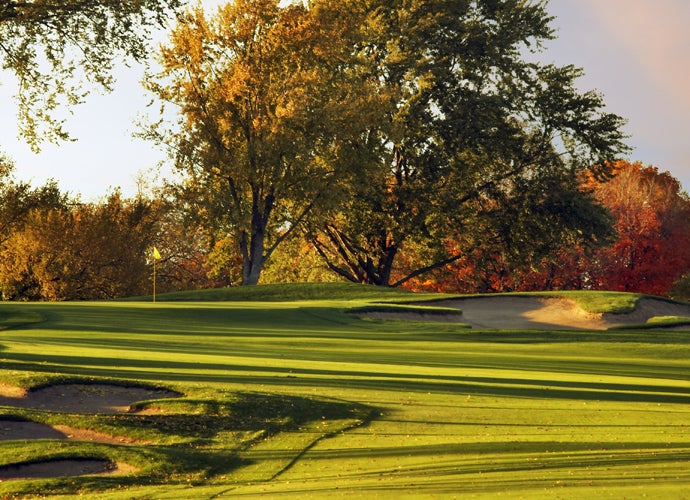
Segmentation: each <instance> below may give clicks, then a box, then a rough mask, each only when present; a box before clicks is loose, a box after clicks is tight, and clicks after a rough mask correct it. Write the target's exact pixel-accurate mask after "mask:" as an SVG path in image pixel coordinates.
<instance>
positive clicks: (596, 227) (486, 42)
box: [311, 0, 626, 285]
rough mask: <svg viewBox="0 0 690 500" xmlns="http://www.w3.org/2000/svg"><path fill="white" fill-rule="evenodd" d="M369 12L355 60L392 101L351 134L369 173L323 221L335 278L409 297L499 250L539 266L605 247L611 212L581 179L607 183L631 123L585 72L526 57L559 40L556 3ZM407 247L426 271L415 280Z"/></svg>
mask: <svg viewBox="0 0 690 500" xmlns="http://www.w3.org/2000/svg"><path fill="white" fill-rule="evenodd" d="M365 4H366V9H367V12H368V18H367V21H366V22H365V23H363V24H362V29H363V33H364V37H365V40H364V42H363V43H361V44H360V45H358V46H356V47H354V49H355V54H356V57H357V58H358V59H359V60H360V61H361V60H362V59H364V60H368V65H366V68H367V69H366V70H364V71H362V68H363V66H362V65H361V64H358V65H356V66H354V70H356V71H357V72H358V74H359V77H360V79H361V81H362V82H366V83H367V84H369V83H370V82H375V83H376V84H377V85H376V88H375V92H376V94H377V95H379V96H386V97H387V98H388V101H387V105H386V106H383V107H380V108H377V111H378V113H377V114H374V113H372V112H371V111H367V112H366V113H363V116H367V117H368V118H373V120H371V121H369V123H368V124H367V125H366V126H365V125H364V124H362V127H361V128H360V129H358V130H355V131H354V132H355V135H350V136H346V135H341V138H340V140H341V141H342V144H344V145H346V148H345V149H344V150H343V151H344V152H345V153H347V154H345V155H344V156H345V158H346V159H347V158H349V159H350V161H351V162H352V163H353V168H352V169H351V171H352V172H358V173H355V174H353V175H352V176H351V177H350V178H348V179H347V183H346V185H347V191H348V195H347V197H346V198H345V199H346V201H345V202H343V204H342V205H341V207H340V209H339V210H336V211H333V212H332V213H331V214H329V215H328V216H327V217H323V218H319V219H316V218H315V219H314V220H312V229H311V236H312V240H313V241H314V243H315V244H316V246H317V248H318V249H319V250H320V252H321V253H322V255H323V256H324V257H325V258H326V259H327V261H328V263H329V266H330V267H331V269H333V270H334V271H335V272H337V273H338V274H340V275H341V276H343V277H345V278H347V279H350V280H352V281H360V282H365V283H373V284H377V285H398V284H402V283H404V282H406V281H407V280H409V279H411V278H414V277H416V276H418V275H420V274H421V273H424V272H427V271H430V270H433V269H436V268H439V267H442V266H444V265H447V264H448V263H450V262H453V261H454V260H456V259H459V258H461V257H462V256H463V255H464V254H466V253H467V252H468V251H471V250H472V249H475V248H477V247H478V246H479V245H481V244H482V243H483V242H485V241H486V240H487V239H488V240H490V241H500V242H501V244H503V245H510V246H511V247H512V248H513V249H514V250H515V251H519V252H521V253H523V254H530V253H531V254H536V253H537V252H540V251H543V250H546V249H548V248H549V245H548V243H549V242H550V241H553V240H554V239H558V238H559V236H560V235H574V234H581V235H582V237H583V238H585V239H587V240H589V241H595V240H596V239H597V238H598V237H601V236H602V234H601V231H602V230H605V224H603V222H605V221H604V219H602V217H605V213H604V211H602V210H599V209H597V208H596V206H595V203H594V202H593V199H592V197H591V196H590V194H588V193H587V192H585V191H584V190H582V189H581V188H580V185H579V182H578V180H579V175H580V173H581V172H582V171H583V170H584V169H585V168H594V170H595V171H596V172H597V174H598V175H600V176H606V175H607V172H606V169H607V168H606V165H608V162H609V161H610V160H613V159H615V158H616V157H617V156H618V155H619V154H621V153H622V152H624V151H626V147H625V145H624V143H623V139H624V137H623V135H622V133H621V130H620V128H621V126H622V123H623V121H622V119H621V118H620V117H618V116H616V115H613V114H610V113H607V112H605V111H604V110H603V100H602V97H601V96H600V95H598V94H596V93H594V92H585V93H582V92H580V91H578V90H577V88H576V85H575V80H576V79H577V78H578V77H579V76H580V75H581V74H582V72H581V71H580V70H579V69H576V68H574V67H572V66H565V67H556V66H553V65H542V64H538V63H535V62H531V61H529V60H528V59H527V58H525V53H526V52H527V50H528V49H530V48H532V49H535V48H539V47H540V46H541V44H542V43H543V42H545V41H547V40H549V39H550V38H551V37H552V30H551V28H550V27H549V22H550V18H549V17H548V16H547V15H546V12H545V9H544V4H543V3H542V2H529V1H524V0H466V1H449V0H425V1H402V0H397V1H395V0H394V1H381V0H369V1H368V2H365ZM367 88H371V86H367V85H363V89H365V91H366V89H367ZM346 132H347V133H351V132H353V131H352V130H348V131H346ZM449 237H453V238H455V241H456V242H458V243H459V244H458V245H455V246H449V245H447V244H446V243H447V240H448V238H449ZM406 247H414V248H415V249H416V250H417V252H416V255H417V256H418V259H419V260H417V261H416V262H410V261H409V260H408V261H407V264H408V266H407V268H405V269H403V268H402V266H396V261H397V260H398V259H399V256H400V255H401V252H403V251H404V249H405V248H406ZM451 249H452V251H451Z"/></svg>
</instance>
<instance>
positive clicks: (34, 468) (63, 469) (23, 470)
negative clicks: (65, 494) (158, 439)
mask: <svg viewBox="0 0 690 500" xmlns="http://www.w3.org/2000/svg"><path fill="white" fill-rule="evenodd" d="M179 396H181V394H179V393H177V392H174V391H168V390H164V389H148V388H144V387H125V386H118V385H112V384H57V385H52V386H46V387H42V388H39V389H36V390H29V391H25V390H23V389H20V388H17V387H12V386H7V385H0V405H2V406H12V407H17V408H32V409H39V410H46V411H54V412H67V413H108V414H112V413H118V412H126V411H129V410H130V407H131V405H132V404H133V403H135V402H137V401H144V400H151V399H163V398H175V397H179ZM22 439H67V440H74V441H92V442H98V443H108V444H131V443H133V442H134V440H132V439H129V438H127V437H122V436H111V435H108V434H104V433H101V432H96V431H91V430H86V429H75V428H72V427H69V426H66V425H56V426H54V427H51V426H49V425H45V424H41V423H38V422H32V421H29V420H22V419H13V418H4V419H2V418H0V441H1V440H22ZM134 470H135V469H134V468H133V467H131V466H129V465H127V464H116V463H113V462H110V461H108V460H101V459H93V460H91V459H61V460H46V461H44V462H36V463H30V464H16V465H7V466H3V467H0V481H2V480H9V479H30V478H51V477H63V476H84V475H101V474H108V475H110V474H128V473H131V472H132V471H134Z"/></svg>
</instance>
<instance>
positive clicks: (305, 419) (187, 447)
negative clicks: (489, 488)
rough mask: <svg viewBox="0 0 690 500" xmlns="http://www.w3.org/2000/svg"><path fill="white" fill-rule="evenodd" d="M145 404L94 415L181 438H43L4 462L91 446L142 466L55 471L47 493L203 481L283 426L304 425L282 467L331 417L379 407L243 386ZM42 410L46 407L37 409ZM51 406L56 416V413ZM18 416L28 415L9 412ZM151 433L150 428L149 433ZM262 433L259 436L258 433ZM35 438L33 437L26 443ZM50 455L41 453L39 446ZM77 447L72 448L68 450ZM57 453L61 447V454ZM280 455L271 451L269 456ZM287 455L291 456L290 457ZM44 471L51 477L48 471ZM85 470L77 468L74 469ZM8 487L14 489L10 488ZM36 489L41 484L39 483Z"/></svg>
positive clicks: (360, 415) (129, 430)
mask: <svg viewBox="0 0 690 500" xmlns="http://www.w3.org/2000/svg"><path fill="white" fill-rule="evenodd" d="M136 409H138V410H140V411H151V410H155V411H156V412H160V413H156V414H138V413H125V414H108V415H100V416H90V417H89V418H90V421H91V422H92V424H93V422H97V421H99V420H98V419H100V421H102V423H104V424H106V425H107V427H108V428H109V429H110V430H111V431H114V432H116V433H118V435H128V434H137V433H144V435H148V436H152V435H157V436H162V435H170V436H173V437H175V438H177V439H178V441H179V442H178V444H166V445H160V444H156V443H155V442H152V443H150V444H147V445H145V446H143V445H135V446H125V447H120V446H112V445H105V444H98V443H88V444H86V443H80V442H69V443H63V444H61V445H60V449H59V450H56V448H55V446H51V445H50V443H51V442H53V443H54V441H45V442H44V443H45V446H44V447H41V446H36V445H32V446H33V447H32V448H30V452H29V453H30V456H29V457H28V458H27V457H25V458H24V460H23V461H22V462H21V463H7V460H4V462H5V464H6V465H4V466H2V467H0V473H2V471H5V472H7V473H11V474H14V473H15V472H14V469H16V468H17V467H18V466H20V465H21V464H22V463H41V461H42V460H43V461H45V462H50V461H51V460H52V461H55V460H63V461H64V460H71V459H72V458H76V459H78V458H79V457H84V454H88V455H89V456H90V457H102V458H103V459H104V460H110V461H111V462H112V463H116V462H119V461H125V462H127V463H132V465H134V466H137V467H139V469H140V472H138V473H137V474H133V475H130V476H117V477H99V478H98V479H94V478H89V477H71V478H70V479H69V481H67V480H64V479H59V478H56V479H54V480H51V481H49V482H46V483H43V485H42V492H44V493H46V494H62V493H74V492H75V491H102V490H104V489H108V488H123V487H128V486H131V487H135V486H140V485H153V484H166V485H174V484H188V482H189V481H193V482H199V484H205V483H206V482H207V481H209V480H214V478H216V477H217V476H219V475H224V474H229V473H231V472H233V471H234V470H236V469H238V468H239V467H242V466H247V465H251V464H253V463H255V462H256V457H253V456H252V457H251V459H249V458H247V457H246V456H241V452H243V451H244V450H246V449H247V448H250V447H252V446H253V445H254V444H255V443H256V442H261V443H270V442H271V440H272V439H274V436H279V435H283V433H286V432H287V433H296V434H299V433H301V432H302V431H303V430H304V429H311V430H306V431H304V432H303V434H304V437H303V438H302V439H301V441H299V443H300V444H301V445H302V447H299V446H297V447H295V448H293V449H288V450H284V452H285V453H286V457H281V460H282V461H278V462H279V467H278V470H277V471H274V472H273V474H275V473H278V472H280V470H283V469H284V468H285V467H286V466H289V465H290V463H292V462H293V461H294V460H295V459H296V457H299V456H301V454H302V453H303V452H304V451H305V447H306V448H308V447H310V446H312V445H313V443H314V441H315V440H319V439H321V438H323V437H325V436H326V434H323V433H322V434H319V433H318V432H317V433H314V431H313V429H315V428H320V425H321V424H322V423H323V422H326V421H335V422H342V423H343V424H342V425H340V427H338V426H337V425H336V426H335V427H330V428H329V429H330V430H329V431H328V432H333V429H335V430H340V431H342V430H344V428H345V427H343V426H346V427H348V428H349V427H352V426H353V425H363V424H364V423H366V422H368V421H369V420H370V419H372V418H373V417H374V415H375V414H376V413H375V412H373V410H372V409H371V408H369V407H366V406H364V405H359V404H354V403H349V402H345V401H338V400H327V399H317V398H308V397H298V396H286V395H270V394H260V393H251V392H243V393H236V394H234V395H233V397H232V398H229V399H226V400H185V399H173V400H158V401H151V402H147V403H141V404H140V405H137V407H136ZM33 413H34V414H39V413H40V412H35V411H34V412H33ZM55 418H56V417H55V414H52V416H51V419H53V420H54V419H55ZM8 420H15V421H19V420H22V417H8ZM147 433H148V434H147ZM226 433H230V434H235V433H238V435H240V436H244V438H240V439H239V440H237V439H228V437H227V435H226ZM257 440H258V441H257ZM26 446H29V445H26ZM42 450H43V452H44V453H47V454H46V455H44V456H43V458H41V451H42ZM70 450H72V451H70ZM56 453H57V455H56ZM270 459H271V460H273V461H274V462H275V460H274V458H273V457H271V458H270ZM286 460H287V461H286ZM42 474H43V475H42V476H41V477H49V476H48V475H45V473H42ZM74 476H79V474H74ZM8 488H9V489H8ZM31 488H32V487H31V486H26V485H23V484H19V483H17V485H16V487H14V486H8V484H7V483H5V484H3V486H2V491H0V494H8V493H12V494H23V493H26V492H29V493H30V492H31ZM34 491H35V490H34Z"/></svg>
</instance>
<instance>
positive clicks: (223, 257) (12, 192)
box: [0, 161, 690, 300]
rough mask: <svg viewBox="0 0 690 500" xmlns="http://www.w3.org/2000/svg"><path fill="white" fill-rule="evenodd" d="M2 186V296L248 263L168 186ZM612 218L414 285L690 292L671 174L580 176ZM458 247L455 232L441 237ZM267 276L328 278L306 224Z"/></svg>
mask: <svg viewBox="0 0 690 500" xmlns="http://www.w3.org/2000/svg"><path fill="white" fill-rule="evenodd" d="M1 177H2V178H1V180H2V182H1V183H0V255H1V256H2V257H1V258H0V296H1V298H2V300H91V299H109V298H118V297H131V296H146V295H150V294H151V291H152V287H153V282H152V278H153V276H152V266H153V247H154V246H155V247H156V248H158V249H159V251H160V255H161V259H160V260H158V261H157V290H158V291H159V292H168V291H177V290H189V289H197V288H211V287H221V286H234V285H239V284H241V282H242V269H243V261H242V257H241V255H240V254H239V253H238V252H237V249H236V242H234V241H233V240H232V239H231V238H228V237H221V238H219V237H218V233H214V232H209V231H208V230H206V229H205V228H204V227H203V226H200V225H198V224H197V222H196V221H195V219H193V218H191V217H190V216H189V214H188V213H185V211H184V210H182V209H180V205H179V204H178V202H177V200H176V199H175V198H174V196H172V195H171V194H170V193H163V192H156V193H150V194H148V195H143V194H142V195H139V196H137V197H135V198H133V199H126V198H124V197H123V196H122V195H121V194H120V193H119V192H118V191H114V192H113V193H111V194H110V195H108V196H106V197H104V198H103V199H102V200H100V201H97V202H90V203H84V202H81V201H80V200H79V199H78V198H76V199H75V198H72V197H70V196H68V195H67V194H64V193H61V192H60V191H59V189H58V188H57V186H56V185H55V183H53V182H49V183H47V184H46V185H44V186H40V187H32V186H30V185H29V184H28V183H25V182H21V181H17V180H16V179H14V178H13V177H12V175H11V167H8V166H7V163H5V166H4V167H3V170H2V175H1ZM582 189H585V190H587V191H589V192H591V193H592V195H593V197H594V198H595V199H596V200H598V202H599V203H600V204H601V207H602V208H603V210H604V211H605V213H606V214H607V217H608V221H609V224H608V225H607V226H606V231H603V230H602V231H601V233H600V234H601V235H602V239H601V240H600V241H599V242H598V243H597V244H596V245H589V246H586V245H578V244H574V240H573V239H563V240H561V241H558V242H556V241H553V242H550V243H549V245H550V251H543V252H528V251H526V250H525V248H524V247H520V248H519V249H518V250H519V251H514V250H512V249H511V247H509V246H506V245H505V244H504V243H503V242H501V241H500V240H497V239H486V240H484V242H483V244H482V246H478V247H476V248H475V249H473V250H472V251H471V252H465V253H463V256H462V258H460V259H456V260H454V261H453V262H450V263H448V264H446V265H444V266H442V267H438V268H436V269H434V270H433V271H432V272H430V273H426V274H423V275H419V276H417V277H415V278H414V279H411V280H408V281H407V282H406V284H405V285H404V287H406V288H408V289H412V290H418V291H420V290H424V291H439V292H454V293H476V292H506V291H533V290H573V289H592V290H620V291H629V292H641V293H649V294H656V295H662V296H668V295H670V296H673V297H676V298H683V299H687V298H690V199H689V198H688V196H687V194H686V193H685V192H684V191H683V190H682V188H681V186H680V184H679V182H678V181H677V180H676V179H675V178H673V177H672V176H671V175H670V174H669V173H668V172H660V171H659V170H658V169H657V168H656V167H652V166H645V165H642V164H640V163H630V162H626V161H619V162H617V163H616V164H615V165H613V177H612V178H611V179H610V180H608V181H606V182H601V181H597V180H595V179H594V178H593V177H583V180H582ZM442 243H443V244H444V245H445V246H447V247H448V252H451V253H452V252H457V251H458V248H457V247H458V246H460V245H462V244H463V240H462V238H458V237H457V235H455V234H449V235H448V236H447V237H445V238H444V240H443V242H442ZM426 251H427V250H426V249H425V248H423V247H413V246H408V247H407V248H406V249H405V251H404V252H401V255H400V259H399V261H398V264H397V266H399V267H397V266H396V267H395V268H394V269H393V271H392V273H391V277H392V279H399V277H402V276H407V275H409V274H410V272H411V270H415V269H417V268H418V267H419V264H418V262H419V260H420V258H421V257H420V255H419V254H420V253H423V252H426ZM262 277H263V279H262V281H263V282H266V283H269V282H297V281H335V280H342V279H344V278H343V277H342V275H340V274H339V273H336V272H334V271H333V270H332V269H330V268H329V266H328V262H327V261H326V260H324V259H323V257H322V256H321V253H320V250H319V248H318V247H317V246H316V245H315V244H314V241H313V239H312V237H311V235H310V234H309V233H308V232H295V233H293V235H292V236H291V237H290V238H289V239H287V240H285V242H284V243H283V244H282V245H281V246H280V247H279V248H278V249H277V250H276V252H275V253H274V255H273V258H272V259H271V260H270V261H269V262H268V263H267V265H266V267H265V269H264V273H263V274H262Z"/></svg>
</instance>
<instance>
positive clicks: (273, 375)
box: [4, 353, 690, 404]
mask: <svg viewBox="0 0 690 500" xmlns="http://www.w3.org/2000/svg"><path fill="white" fill-rule="evenodd" d="M7 358H9V359H15V360H18V361H21V362H20V363H17V364H13V363H11V362H9V361H7V360H6V361H5V363H4V366H5V367H6V368H9V369H11V368H16V369H25V370H27V369H28V370H33V371H36V372H47V373H52V372H53V371H54V370H55V365H59V368H60V371H61V372H63V373H69V374H81V375H105V376H108V377H113V376H122V377H132V376H133V375H135V376H136V377H137V378H138V379H151V380H159V379H160V377H161V370H164V371H165V373H166V378H167V379H169V380H176V379H177V378H179V379H182V380H185V381H195V382H218V383H232V384H244V385H247V386H255V385H257V384H265V385H268V386H270V385H271V384H275V383H280V384H281V385H292V386H296V387H313V386H317V387H321V388H336V389H341V388H343V387H347V388H356V389H374V390H394V391H398V390H407V391H421V392H434V393H439V394H457V393H460V394H476V395H488V396H507V397H521V398H539V399H544V398H545V399H568V400H571V399H575V400H596V401H622V402H644V403H679V404H690V386H685V387H683V386H679V385H664V384H661V383H658V384H651V383H650V384H632V383H614V382H587V381H562V380H547V379H543V378H538V379H537V378H529V377H527V376H525V377H522V378H516V379H514V378H504V377H478V376H468V375H457V376H456V375H433V374H414V373H405V372H404V370H403V369H401V371H383V370H382V371H376V372H370V371H357V370H337V369H308V368H297V367H277V366H255V365H240V364H203V365H200V364H198V363H187V362H179V361H152V360H142V361H138V360H124V359H118V360H114V359H110V358H90V357H88V358H86V357H85V358H81V357H78V356H50V355H32V354H25V353H16V354H14V353H13V354H11V356H7ZM115 363H117V364H115ZM623 365H624V363H623V362H620V363H617V364H616V368H617V370H620V369H621V367H622V366H623ZM101 367H102V368H101ZM546 368H548V367H540V370H542V371H543V370H545V369H546ZM552 368H554V370H555V371H558V372H567V370H566V369H565V368H564V366H563V364H562V363H560V364H559V363H556V365H554V366H552ZM576 368H577V369H576ZM156 370H157V371H156ZM207 371H209V372H213V374H206V373H204V372H207ZM223 372H225V373H223ZM572 372H573V373H586V371H584V370H581V369H580V368H579V367H575V366H574V367H573V369H572ZM629 372H630V374H635V373H638V372H639V366H637V365H635V366H631V367H630V369H629ZM244 373H247V375H243V374H244ZM524 373H525V374H526V375H527V374H529V371H528V370H525V372H524ZM177 374H180V375H177ZM616 374H617V375H618V374H619V373H616ZM641 380H644V379H641Z"/></svg>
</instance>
